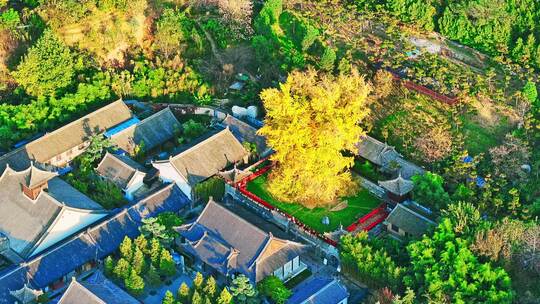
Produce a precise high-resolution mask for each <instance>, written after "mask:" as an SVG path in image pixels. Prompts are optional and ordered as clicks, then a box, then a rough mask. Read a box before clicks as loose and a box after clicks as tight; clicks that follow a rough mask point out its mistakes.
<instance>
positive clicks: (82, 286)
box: [58, 271, 140, 304]
mask: <svg viewBox="0 0 540 304" xmlns="http://www.w3.org/2000/svg"><path fill="white" fill-rule="evenodd" d="M139 303H140V302H139V301H137V300H136V299H134V298H133V297H132V296H131V295H129V294H128V293H127V292H125V291H124V290H123V289H121V288H120V287H118V286H117V285H115V284H114V283H113V282H111V281H109V280H108V279H107V278H105V275H103V273H102V272H101V271H96V272H95V273H93V274H92V275H91V276H90V277H89V278H87V279H86V280H84V281H81V282H78V281H76V280H73V281H72V282H71V283H70V284H69V286H68V288H67V289H66V291H65V292H64V294H63V295H62V297H61V298H60V300H59V301H58V304H139Z"/></svg>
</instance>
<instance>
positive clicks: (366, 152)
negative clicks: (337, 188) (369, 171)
mask: <svg viewBox="0 0 540 304" xmlns="http://www.w3.org/2000/svg"><path fill="white" fill-rule="evenodd" d="M356 147H357V148H358V155H360V156H361V157H363V158H365V159H367V160H369V161H370V162H372V163H374V164H376V165H378V166H381V167H384V168H389V167H391V166H392V165H393V163H395V165H397V166H399V170H398V171H399V173H400V174H401V175H402V176H403V177H404V178H406V179H410V178H411V177H412V176H413V175H416V174H423V173H424V169H422V168H420V167H418V166H417V165H415V164H413V163H411V162H409V161H407V160H405V159H404V158H403V157H402V156H401V154H399V153H398V152H397V151H396V149H395V148H394V147H392V146H389V145H388V144H386V143H383V142H380V141H378V140H377V139H375V138H373V137H371V136H368V135H366V136H363V137H362V138H361V140H360V141H359V142H358V143H357V144H356Z"/></svg>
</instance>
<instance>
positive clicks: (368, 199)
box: [247, 174, 381, 233]
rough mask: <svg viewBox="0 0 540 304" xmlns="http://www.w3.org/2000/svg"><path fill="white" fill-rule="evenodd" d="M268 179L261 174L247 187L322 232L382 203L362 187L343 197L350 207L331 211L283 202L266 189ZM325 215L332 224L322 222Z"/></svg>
mask: <svg viewBox="0 0 540 304" xmlns="http://www.w3.org/2000/svg"><path fill="white" fill-rule="evenodd" d="M266 180H267V175H266V174H264V175H261V176H259V177H257V178H256V179H254V180H253V181H251V182H250V183H249V184H248V185H247V189H248V190H249V191H250V192H251V193H253V194H255V195H257V196H258V197H260V198H261V199H263V200H265V201H267V202H268V203H270V204H272V205H273V206H275V207H277V208H279V209H280V210H282V211H284V212H286V213H288V214H290V215H292V216H294V217H296V218H297V219H299V220H300V221H302V222H303V223H304V224H306V225H308V226H309V227H311V228H313V229H315V230H316V231H318V232H321V233H324V232H329V231H334V230H336V229H337V228H338V227H339V225H340V224H342V225H343V226H344V227H347V226H348V225H350V224H352V223H353V222H354V221H355V220H357V219H358V218H359V217H360V216H362V215H364V214H366V213H368V212H369V211H371V210H372V209H373V208H375V207H377V206H378V205H379V204H380V203H381V202H380V201H379V199H378V198H376V197H375V196H373V195H372V194H371V193H369V191H367V190H365V189H362V190H360V191H359V192H358V193H357V194H356V195H354V196H350V197H344V198H343V200H346V201H347V202H348V207H347V208H345V209H343V210H339V211H330V208H326V207H317V208H313V209H308V208H306V207H304V206H302V205H301V204H299V203H289V202H281V201H279V200H276V199H275V198H274V197H273V196H272V195H271V194H270V192H268V190H267V189H266ZM325 216H328V218H329V219H330V225H323V224H322V223H321V220H322V218H323V217H325Z"/></svg>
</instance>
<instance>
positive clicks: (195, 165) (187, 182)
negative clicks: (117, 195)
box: [152, 128, 248, 199]
mask: <svg viewBox="0 0 540 304" xmlns="http://www.w3.org/2000/svg"><path fill="white" fill-rule="evenodd" d="M247 157H248V152H247V151H246V150H245V149H244V147H243V146H242V144H241V143H240V141H238V139H236V138H235V137H234V135H233V134H232V133H231V131H230V130H229V128H225V129H223V130H222V131H219V132H218V133H216V134H214V135H212V136H210V137H209V138H206V139H204V140H202V141H201V142H199V143H197V144H195V145H194V146H192V147H190V148H188V149H187V150H184V151H183V152H180V153H178V154H177V155H175V156H172V157H170V158H169V159H167V160H162V161H154V162H153V163H152V165H153V166H154V168H156V169H157V170H159V174H160V178H161V179H162V180H163V181H164V182H173V183H176V184H177V185H178V187H180V189H182V191H183V192H184V193H185V194H186V195H187V196H188V197H189V198H191V199H193V197H194V193H193V187H194V186H195V185H196V184H198V183H200V182H202V181H204V180H206V179H208V178H209V177H212V176H214V175H216V174H218V172H220V171H221V170H223V169H225V168H227V167H229V166H232V165H234V164H237V163H241V162H247Z"/></svg>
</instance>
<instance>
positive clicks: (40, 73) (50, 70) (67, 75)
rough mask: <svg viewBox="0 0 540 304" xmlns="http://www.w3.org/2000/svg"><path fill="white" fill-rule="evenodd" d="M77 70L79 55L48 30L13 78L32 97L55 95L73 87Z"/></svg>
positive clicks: (18, 67)
mask: <svg viewBox="0 0 540 304" xmlns="http://www.w3.org/2000/svg"><path fill="white" fill-rule="evenodd" d="M75 71H76V66H75V55H74V54H73V53H72V52H71V51H70V50H69V48H68V47H67V46H66V45H65V44H64V43H63V42H62V41H60V39H59V38H58V37H56V35H55V34H54V33H53V32H52V31H51V30H46V31H45V32H44V33H43V36H41V37H40V38H39V40H38V41H37V42H36V44H35V45H34V46H32V47H31V48H30V49H29V50H28V53H27V54H26V56H24V58H23V60H22V62H21V63H20V64H19V65H18V66H17V70H16V71H15V72H13V76H14V77H15V79H16V80H17V82H18V83H19V84H20V85H22V86H23V87H24V88H25V89H26V92H27V93H28V94H30V95H34V96H42V95H55V93H57V92H58V91H60V90H61V89H64V88H66V87H68V86H69V85H71V83H72V81H73V77H74V76H75Z"/></svg>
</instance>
